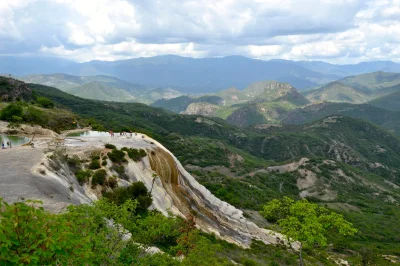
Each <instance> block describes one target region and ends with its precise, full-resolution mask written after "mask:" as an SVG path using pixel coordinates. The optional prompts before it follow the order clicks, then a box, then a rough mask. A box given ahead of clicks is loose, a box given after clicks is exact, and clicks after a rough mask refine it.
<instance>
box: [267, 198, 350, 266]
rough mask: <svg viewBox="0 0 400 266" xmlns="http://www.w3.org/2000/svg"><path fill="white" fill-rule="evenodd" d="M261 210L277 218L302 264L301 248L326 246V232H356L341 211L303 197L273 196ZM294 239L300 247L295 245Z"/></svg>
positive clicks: (271, 218) (268, 216)
mask: <svg viewBox="0 0 400 266" xmlns="http://www.w3.org/2000/svg"><path fill="white" fill-rule="evenodd" d="M261 214H262V215H263V216H264V217H265V218H266V219H267V220H269V221H273V222H277V224H278V226H279V227H280V229H281V232H282V233H283V234H284V235H286V237H287V240H288V242H289V245H290V248H291V249H292V251H293V252H294V253H295V254H296V255H298V256H299V262H300V265H301V266H303V265H304V262H303V256H302V253H301V252H302V248H303V245H307V246H315V245H319V246H327V244H328V243H327V235H328V234H330V233H333V232H335V231H336V232H338V233H339V234H341V235H353V234H355V233H356V232H357V229H355V228H354V227H353V225H352V224H351V223H350V222H348V221H346V220H345V219H344V218H343V216H342V215H340V214H338V213H335V212H331V211H329V210H328V209H326V208H324V207H320V206H318V205H317V204H315V203H311V202H308V201H307V200H305V199H303V200H300V201H294V200H292V199H290V198H288V197H284V199H283V200H277V199H274V200H272V201H270V202H269V203H267V204H266V205H264V206H263V210H262V211H261ZM295 241H299V242H300V248H299V249H298V250H296V249H295V248H294V247H293V243H294V242H295Z"/></svg>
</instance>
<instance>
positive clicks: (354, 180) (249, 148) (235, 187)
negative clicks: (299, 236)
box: [28, 84, 400, 265]
mask: <svg viewBox="0 0 400 266" xmlns="http://www.w3.org/2000/svg"><path fill="white" fill-rule="evenodd" d="M28 86H29V87H30V88H31V89H32V90H33V91H35V93H36V94H37V95H40V96H45V97H47V98H50V99H52V100H53V101H54V102H55V103H56V106H57V107H62V108H66V109H69V110H73V111H74V112H75V113H77V114H79V115H80V116H81V117H83V118H85V119H91V120H92V122H93V123H95V122H96V123H99V124H101V125H102V126H103V127H104V129H114V130H115V131H116V132H118V131H119V130H122V129H128V130H129V129H132V130H134V131H139V132H144V133H146V134H149V135H150V136H153V137H155V138H156V139H157V140H159V141H160V142H162V143H163V144H164V145H165V146H166V147H167V148H168V149H169V150H171V151H172V152H173V153H174V154H175V155H176V156H177V157H178V159H179V160H180V161H181V162H182V164H183V165H184V166H185V167H187V169H189V170H190V171H191V172H192V173H193V174H194V175H195V176H196V177H197V178H198V180H199V181H200V182H201V183H202V184H204V185H205V186H206V187H207V188H208V189H210V190H211V192H212V193H213V194H215V195H216V196H218V197H219V198H221V199H223V200H226V201H228V202H229V203H231V204H233V205H235V206H238V207H240V208H244V209H251V211H249V212H248V213H249V215H250V214H251V213H254V210H259V208H260V206H261V205H262V204H263V203H264V202H265V201H267V200H270V199H272V198H280V197H283V196H285V195H287V196H291V197H293V198H297V199H298V198H300V196H301V195H303V196H304V195H305V196H307V197H308V198H309V199H310V200H313V201H315V202H318V203H319V204H321V205H326V206H327V207H329V208H332V209H335V210H337V211H339V212H342V213H344V214H345V216H346V218H348V219H349V220H350V221H351V222H354V223H355V225H356V227H357V228H359V229H360V232H359V234H358V235H356V236H355V237H353V238H351V239H346V240H343V239H341V238H338V237H337V236H335V235H331V236H330V238H329V242H330V243H332V244H333V248H334V249H335V250H337V251H336V252H342V251H343V250H346V252H343V253H345V254H346V256H347V257H348V258H350V259H352V260H354V262H355V263H358V262H360V255H359V252H361V250H362V248H368V249H375V250H376V252H378V253H379V254H397V253H396V252H398V248H399V244H398V243H399V238H398V235H399V234H398V233H399V231H398V226H397V224H398V219H399V218H400V211H399V210H398V205H396V204H398V203H399V202H400V195H399V191H398V189H396V186H399V185H400V180H399V175H398V173H399V170H400V167H399V166H400V141H399V139H398V138H397V137H395V136H394V135H392V134H390V133H388V132H387V131H386V130H384V129H381V128H379V127H377V126H375V125H373V124H371V123H369V122H366V121H363V120H359V119H354V118H350V117H345V116H343V114H345V113H346V114H350V115H352V116H364V117H369V119H370V120H374V119H375V120H376V121H378V122H379V121H380V120H382V118H385V119H388V118H389V116H390V114H392V115H393V116H395V115H396V116H397V117H400V116H398V113H396V112H391V111H385V110H384V109H380V108H377V107H373V106H371V105H367V104H363V105H352V104H335V103H324V104H321V105H308V106H306V107H303V108H300V109H297V110H296V112H302V111H301V110H303V112H304V113H301V114H302V117H301V118H302V121H301V122H305V121H311V120H315V121H313V122H310V123H308V124H303V125H286V126H281V127H275V128H268V129H260V128H259V127H257V128H255V127H253V128H250V129H251V130H250V129H249V128H246V129H242V128H238V127H235V126H231V125H229V124H228V123H226V122H225V121H223V120H222V119H218V118H205V117H199V116H196V115H191V116H186V115H179V114H174V113H172V112H170V111H167V110H164V109H161V108H154V107H150V106H146V105H144V104H139V103H116V102H101V101H94V100H87V99H82V98H79V97H76V96H73V95H70V94H67V93H64V92H62V91H59V90H57V89H54V88H51V87H46V86H42V85H34V84H29V85H28ZM258 104H260V103H258ZM304 110H306V111H304ZM329 112H340V113H342V115H337V116H330V117H326V116H327V113H329ZM292 115H293V114H292ZM373 115H375V116H373ZM319 116H323V118H322V119H318V118H317V117H319ZM382 121H384V120H382ZM382 121H381V122H382ZM386 121H388V120H386ZM297 122H299V121H297ZM383 125H384V124H383ZM384 126H385V125H384ZM303 157H306V158H309V161H308V162H306V163H302V164H301V165H300V164H299V165H298V167H297V168H296V167H292V166H291V165H289V166H288V165H287V164H288V163H290V164H292V163H293V162H299V160H300V159H301V158H303ZM285 165H286V166H285ZM269 166H271V167H275V168H271V169H272V170H271V169H266V168H267V167H269ZM280 169H283V170H282V171H281V170H280ZM285 169H286V170H285ZM287 169H292V170H287ZM306 185H307V187H306ZM255 245H257V243H255ZM258 248H259V246H258V245H257V246H252V249H251V251H254V250H258ZM347 251H348V252H347ZM350 251H351V252H350ZM260 252H266V251H265V250H263V251H260ZM280 252H283V251H280ZM307 252H308V251H307ZM312 252H315V251H312ZM310 254H311V253H310ZM312 254H314V255H313V256H315V253H312ZM325 262H326V260H324V263H323V264H324V265H325V264H327V263H325ZM381 265H384V264H381Z"/></svg>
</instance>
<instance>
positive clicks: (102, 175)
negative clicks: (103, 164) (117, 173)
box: [92, 169, 107, 186]
mask: <svg viewBox="0 0 400 266" xmlns="http://www.w3.org/2000/svg"><path fill="white" fill-rule="evenodd" d="M106 178H107V172H106V170H104V169H100V170H97V171H95V172H94V174H93V176H92V186H96V185H101V186H103V185H104V184H105V183H106Z"/></svg>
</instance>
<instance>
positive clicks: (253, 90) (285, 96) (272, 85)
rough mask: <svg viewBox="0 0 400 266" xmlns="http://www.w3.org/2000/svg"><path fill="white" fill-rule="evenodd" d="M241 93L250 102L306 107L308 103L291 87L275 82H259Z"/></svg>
mask: <svg viewBox="0 0 400 266" xmlns="http://www.w3.org/2000/svg"><path fill="white" fill-rule="evenodd" d="M243 93H244V94H245V95H246V96H247V97H249V98H250V99H251V100H260V99H261V100H265V101H282V102H289V103H291V104H294V105H306V104H308V103H309V101H308V100H307V99H306V98H305V97H304V96H303V95H301V94H300V93H299V92H298V91H297V90H296V89H295V88H294V87H292V85H290V84H288V83H280V82H276V81H261V82H255V83H252V84H250V85H249V86H248V87H247V88H246V89H244V90H243Z"/></svg>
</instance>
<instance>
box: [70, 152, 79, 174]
mask: <svg viewBox="0 0 400 266" xmlns="http://www.w3.org/2000/svg"><path fill="white" fill-rule="evenodd" d="M67 165H68V167H69V169H70V170H71V171H72V172H74V173H76V172H77V171H79V170H80V169H81V160H80V159H79V157H78V156H76V155H74V156H72V157H68V156H67Z"/></svg>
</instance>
